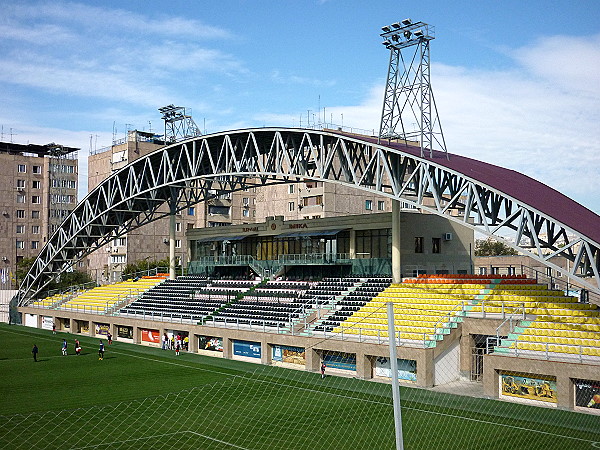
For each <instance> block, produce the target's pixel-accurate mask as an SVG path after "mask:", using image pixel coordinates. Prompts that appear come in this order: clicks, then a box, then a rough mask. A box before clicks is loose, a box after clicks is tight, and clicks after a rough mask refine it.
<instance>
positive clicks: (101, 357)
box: [98, 341, 104, 361]
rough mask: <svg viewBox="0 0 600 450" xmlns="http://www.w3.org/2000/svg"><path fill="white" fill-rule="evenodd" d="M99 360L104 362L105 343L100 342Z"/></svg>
mask: <svg viewBox="0 0 600 450" xmlns="http://www.w3.org/2000/svg"><path fill="white" fill-rule="evenodd" d="M98 359H99V360H100V361H102V360H103V359H104V343H103V342H102V341H100V348H98Z"/></svg>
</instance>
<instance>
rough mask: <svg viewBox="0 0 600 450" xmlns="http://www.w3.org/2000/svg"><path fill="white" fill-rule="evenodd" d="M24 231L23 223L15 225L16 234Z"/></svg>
mask: <svg viewBox="0 0 600 450" xmlns="http://www.w3.org/2000/svg"><path fill="white" fill-rule="evenodd" d="M23 233H25V225H17V234H23Z"/></svg>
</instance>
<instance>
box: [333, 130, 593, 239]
mask: <svg viewBox="0 0 600 450" xmlns="http://www.w3.org/2000/svg"><path fill="white" fill-rule="evenodd" d="M341 134H344V135H347V134H346V133H341ZM351 136H354V137H356V135H351ZM360 139H362V140H367V141H369V142H373V143H376V142H377V139H376V138H369V137H363V136H361V137H360ZM383 145H385V146H386V147H390V148H393V149H396V150H400V151H402V152H404V153H409V154H411V155H414V156H420V155H421V151H420V149H419V148H418V147H414V146H408V145H406V144H400V143H394V142H391V143H385V142H383ZM448 155H449V159H447V158H446V154H445V153H443V152H440V151H434V152H433V159H431V158H428V157H427V158H426V159H428V160H431V161H432V162H434V163H436V164H439V165H440V166H444V167H447V168H448V169H451V170H454V171H456V172H460V173H462V174H463V175H465V176H467V177H469V178H472V179H474V180H477V181H479V182H481V183H483V184H486V185H488V186H490V187H491V188H494V189H497V190H498V191H501V192H503V193H505V194H506V195H509V196H510V197H513V198H514V199H516V200H518V201H520V202H522V203H524V204H526V205H529V206H530V207H531V208H534V209H536V210H538V211H540V212H541V213H543V214H545V215H547V216H549V217H552V218H553V219H555V220H557V221H559V222H561V223H563V224H565V225H566V226H568V227H569V228H572V229H573V230H575V231H577V232H579V233H581V234H583V235H584V236H586V237H588V238H590V239H592V240H593V241H595V242H598V243H600V216H599V215H598V214H596V213H595V212H593V211H591V210H589V209H588V208H586V207H585V206H583V205H581V204H579V203H577V202H576V201H575V200H572V199H571V198H569V197H567V196H566V195H564V194H562V193H560V192H558V191H557V190H556V189H553V188H551V187H549V186H546V185H545V184H543V183H540V182H539V181H537V180H534V179H533V178H531V177H528V176H527V175H524V174H522V173H520V172H517V171H515V170H510V169H505V168H504V167H499V166H495V165H493V164H489V163H486V162H483V161H478V160H476V159H472V158H467V157H466V156H461V155H455V154H452V153H449V154H448Z"/></svg>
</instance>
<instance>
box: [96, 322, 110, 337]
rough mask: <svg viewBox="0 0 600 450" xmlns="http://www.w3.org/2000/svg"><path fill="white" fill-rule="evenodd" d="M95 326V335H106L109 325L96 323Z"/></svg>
mask: <svg viewBox="0 0 600 450" xmlns="http://www.w3.org/2000/svg"><path fill="white" fill-rule="evenodd" d="M95 326H96V335H98V334H100V335H102V336H106V335H107V334H108V330H109V329H110V325H109V324H107V323H97V324H95Z"/></svg>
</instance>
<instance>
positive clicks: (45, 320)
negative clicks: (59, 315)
mask: <svg viewBox="0 0 600 450" xmlns="http://www.w3.org/2000/svg"><path fill="white" fill-rule="evenodd" d="M53 325H54V320H53V319H52V317H49V316H42V329H43V330H51V329H52V326H53Z"/></svg>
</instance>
